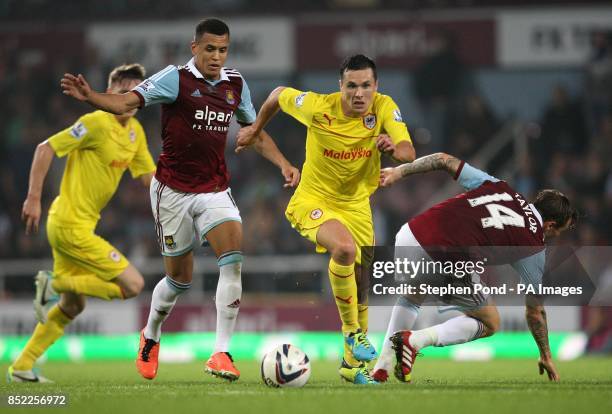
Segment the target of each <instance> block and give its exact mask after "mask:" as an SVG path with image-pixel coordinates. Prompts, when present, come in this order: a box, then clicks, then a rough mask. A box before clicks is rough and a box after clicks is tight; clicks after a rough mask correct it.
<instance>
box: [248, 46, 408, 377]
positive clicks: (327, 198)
mask: <svg viewBox="0 0 612 414" xmlns="http://www.w3.org/2000/svg"><path fill="white" fill-rule="evenodd" d="M339 83H340V92H339V93H338V92H337V93H332V94H329V95H324V94H318V93H314V92H302V91H299V90H296V89H293V88H286V87H278V88H276V89H275V90H274V91H272V93H271V94H270V96H269V97H268V99H267V100H266V101H265V102H264V104H263V106H262V107H261V110H260V113H259V115H258V116H257V120H256V121H255V123H254V124H253V125H252V126H251V127H248V128H243V129H242V130H241V131H240V132H239V133H238V148H239V149H240V148H241V147H242V146H245V145H249V143H250V142H251V141H252V140H253V139H254V138H255V137H256V136H257V135H258V134H259V133H260V132H261V131H262V129H263V128H264V127H265V125H266V124H267V123H268V121H269V120H270V119H271V118H272V117H273V116H274V114H275V113H276V112H277V111H278V109H279V108H280V109H282V110H283V111H284V112H286V113H287V114H289V115H291V116H292V117H294V118H295V119H296V120H298V121H299V122H301V123H303V124H304V125H305V126H306V127H307V128H308V132H307V136H306V161H305V162H304V168H303V178H302V181H301V182H300V185H299V186H298V188H297V190H296V191H295V194H294V195H293V197H292V199H291V201H290V202H289V205H288V206H287V210H286V213H285V214H286V216H287V219H288V220H289V222H290V223H291V225H292V226H293V227H294V228H295V229H296V230H297V231H298V232H299V233H300V234H301V235H302V236H303V237H305V238H307V239H308V240H310V241H311V242H313V243H315V245H316V250H317V252H319V253H324V252H326V251H329V252H330V254H331V259H330V261H329V279H330V282H331V286H332V291H333V294H334V298H335V299H336V305H337V307H338V312H339V313H340V319H341V321H342V332H343V334H344V341H345V350H344V359H343V361H342V365H341V367H340V375H341V376H342V378H344V379H346V380H347V381H349V382H352V383H356V384H374V383H376V382H375V381H373V380H372V378H371V377H370V374H369V371H368V370H367V368H366V366H365V364H364V362H367V361H371V360H372V359H374V358H375V357H376V351H375V350H374V347H373V346H372V345H371V344H370V342H369V340H368V338H367V336H366V332H367V329H368V303H367V294H366V295H364V294H359V295H358V283H359V276H360V275H359V268H358V266H355V263H357V264H360V263H362V262H364V261H367V258H365V257H362V252H361V248H360V247H362V246H373V245H374V226H373V223H372V213H371V210H370V195H371V194H372V193H373V192H374V191H375V190H376V188H377V187H378V179H379V174H380V157H381V153H384V154H387V155H389V156H391V157H392V158H393V159H395V160H396V161H399V162H410V161H412V160H413V159H414V156H415V155H414V148H413V146H412V142H411V140H410V135H409V134H408V130H407V128H406V125H405V124H404V122H403V121H402V116H401V113H400V110H399V108H398V107H397V105H396V104H395V102H393V99H391V98H390V97H389V96H386V95H382V94H379V93H378V92H377V89H378V80H377V74H376V65H375V64H374V62H373V61H372V60H371V59H369V58H368V57H366V56H363V55H355V56H351V57H349V58H347V59H346V60H345V61H344V63H343V64H342V66H341V68H340V81H339ZM362 292H363V289H362V290H360V293H362Z"/></svg>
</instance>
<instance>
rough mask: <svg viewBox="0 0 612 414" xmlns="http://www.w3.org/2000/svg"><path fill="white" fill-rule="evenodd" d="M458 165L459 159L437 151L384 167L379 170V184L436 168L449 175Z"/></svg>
mask: <svg viewBox="0 0 612 414" xmlns="http://www.w3.org/2000/svg"><path fill="white" fill-rule="evenodd" d="M460 166H461V160H460V159H458V158H456V157H453V156H452V155H449V154H446V153H444V152H437V153H435V154H431V155H426V156H424V157H421V158H418V159H417V160H415V161H413V162H411V163H407V164H402V165H400V166H397V167H395V168H384V169H383V170H381V172H380V185H381V187H388V186H390V185H391V184H393V183H395V182H396V181H398V180H400V179H401V178H403V177H406V176H408V175H412V174H421V173H426V172H430V171H438V170H444V171H446V172H448V173H449V174H450V175H452V176H455V175H456V174H457V171H458V170H459V167H460Z"/></svg>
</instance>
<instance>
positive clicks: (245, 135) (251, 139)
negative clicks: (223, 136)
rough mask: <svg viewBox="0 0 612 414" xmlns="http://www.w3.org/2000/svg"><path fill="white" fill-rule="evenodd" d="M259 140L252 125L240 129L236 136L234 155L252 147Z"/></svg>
mask: <svg viewBox="0 0 612 414" xmlns="http://www.w3.org/2000/svg"><path fill="white" fill-rule="evenodd" d="M258 139H259V133H257V130H256V129H255V126H254V125H249V126H246V127H243V128H240V130H239V131H238V134H237V135H236V150H235V151H236V154H237V153H239V152H240V151H242V150H244V149H246V148H247V147H249V146H251V145H253V144H254V143H255V141H257V140H258Z"/></svg>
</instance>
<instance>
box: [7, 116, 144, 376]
mask: <svg viewBox="0 0 612 414" xmlns="http://www.w3.org/2000/svg"><path fill="white" fill-rule="evenodd" d="M48 142H49V145H51V147H52V148H53V150H54V151H55V154H56V155H57V156H58V157H63V156H65V155H68V160H67V161H66V168H65V170H64V176H63V178H62V184H61V188H60V193H59V196H57V198H56V199H55V200H54V201H53V204H52V205H51V209H50V211H49V219H48V220H47V237H48V239H49V244H50V245H51V249H52V250H53V259H54V261H53V263H54V264H53V273H54V275H53V280H52V281H51V286H52V287H53V289H55V291H56V292H59V293H68V292H70V293H74V294H79V295H87V296H94V297H98V298H101V299H106V300H110V299H119V298H122V297H123V293H122V291H121V288H120V287H119V285H118V284H116V283H113V282H111V281H110V280H111V279H114V278H115V277H116V276H118V275H119V274H121V273H122V272H123V271H124V270H125V269H126V267H127V266H128V265H129V262H128V261H127V259H126V258H125V257H124V256H123V255H122V254H121V253H120V252H119V251H118V250H117V249H115V248H114V247H113V246H112V245H111V244H110V243H108V242H107V241H106V240H104V239H103V238H102V237H100V236H97V235H96V234H95V233H94V230H95V227H96V224H97V222H98V220H99V218H100V211H101V210H102V209H103V208H104V206H105V205H106V203H108V201H109V200H110V199H111V197H112V196H113V194H114V193H115V191H116V190H117V187H118V185H119V181H120V179H121V176H122V175H123V172H124V171H125V170H126V169H128V168H129V170H130V172H131V173H132V176H133V177H134V178H136V177H138V176H140V175H143V174H146V173H151V172H153V171H154V170H155V164H154V163H153V159H152V157H151V154H150V153H149V150H148V148H147V140H146V137H145V134H144V131H143V129H142V126H141V125H140V123H139V122H138V121H137V120H136V119H134V118H130V119H129V121H128V123H127V125H126V126H123V125H121V124H120V123H119V122H118V121H117V119H116V118H115V116H114V115H112V114H109V113H106V112H102V111H96V112H92V113H89V114H86V115H84V116H82V117H81V118H79V120H78V121H77V122H76V123H75V124H74V125H73V126H71V127H70V128H67V129H65V130H63V131H61V132H59V133H57V134H55V135H53V136H52V137H51V138H49V140H48ZM71 320H72V317H71V316H68V314H66V313H64V310H63V309H62V308H61V307H60V306H59V304H56V305H55V306H53V307H52V308H51V309H50V310H49V312H48V313H47V321H46V322H45V323H44V324H43V323H38V324H37V325H36V328H35V329H34V332H33V333H32V336H31V337H30V339H29V340H28V342H27V344H26V346H25V347H24V349H23V351H22V352H21V354H20V355H19V357H18V358H17V359H16V360H15V362H14V363H13V365H12V369H15V370H18V371H27V370H31V369H32V367H33V366H34V362H35V361H36V360H37V359H38V358H39V357H40V356H41V355H42V354H43V353H44V352H45V351H46V350H47V349H48V348H49V347H50V346H51V345H52V344H53V343H54V342H55V341H56V340H57V339H58V338H59V337H61V336H62V335H63V334H64V328H65V327H66V326H67V325H68V324H69V323H70V321H71Z"/></svg>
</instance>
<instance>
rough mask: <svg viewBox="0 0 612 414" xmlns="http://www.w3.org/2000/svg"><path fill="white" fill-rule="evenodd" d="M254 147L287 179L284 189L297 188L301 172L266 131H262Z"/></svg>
mask: <svg viewBox="0 0 612 414" xmlns="http://www.w3.org/2000/svg"><path fill="white" fill-rule="evenodd" d="M253 146H254V147H255V150H256V151H257V152H258V153H259V154H261V155H262V156H263V157H264V158H266V159H267V160H269V161H270V162H271V163H272V164H274V165H276V166H277V167H278V168H280V170H281V174H283V177H284V178H285V184H284V185H283V187H285V188H287V187H297V185H298V184H299V182H300V170H298V169H297V168H295V167H294V166H293V165H291V163H290V162H289V161H288V160H287V158H285V156H284V155H283V153H282V152H280V150H279V149H278V147H277V146H276V143H275V142H274V140H273V139H272V137H271V136H270V135H269V134H268V133H267V132H266V131H261V133H260V134H259V139H257V140H256V141H255V144H254V145H253Z"/></svg>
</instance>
